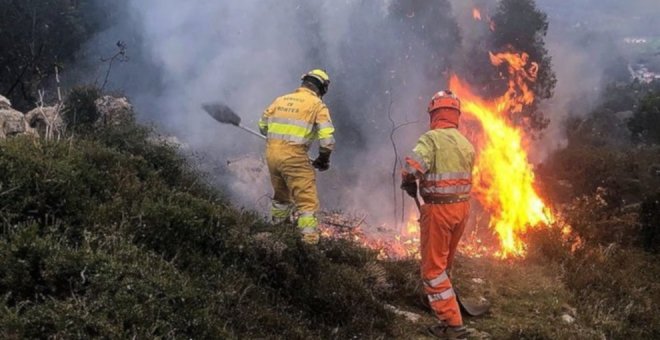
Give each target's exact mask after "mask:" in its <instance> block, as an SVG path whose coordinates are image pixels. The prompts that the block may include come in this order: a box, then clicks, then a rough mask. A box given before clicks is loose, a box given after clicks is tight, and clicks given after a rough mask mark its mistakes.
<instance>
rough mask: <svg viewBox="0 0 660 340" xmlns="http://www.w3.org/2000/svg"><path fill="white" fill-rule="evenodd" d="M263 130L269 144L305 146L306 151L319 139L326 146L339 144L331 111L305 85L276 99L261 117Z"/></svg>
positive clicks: (331, 146)
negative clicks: (336, 142) (335, 136)
mask: <svg viewBox="0 0 660 340" xmlns="http://www.w3.org/2000/svg"><path fill="white" fill-rule="evenodd" d="M259 130H260V131H261V133H262V134H263V135H264V136H267V137H268V144H269V145H296V146H303V147H304V150H305V151H307V150H308V149H309V146H310V145H311V144H312V142H313V141H314V140H317V139H318V140H319V145H320V146H321V147H322V148H325V149H328V150H332V149H333V148H334V145H335V139H334V137H333V134H334V132H335V128H334V126H333V125H332V119H331V118H330V111H329V110H328V108H327V107H326V106H325V104H324V103H323V101H321V98H320V97H319V96H317V95H316V93H314V91H312V90H310V89H307V88H305V87H300V88H298V89H297V90H296V91H294V92H293V93H290V94H287V95H284V96H282V97H279V98H277V99H275V101H274V102H273V103H272V104H271V105H270V106H269V107H268V108H267V109H266V111H264V113H263V115H262V117H261V119H260V120H259Z"/></svg>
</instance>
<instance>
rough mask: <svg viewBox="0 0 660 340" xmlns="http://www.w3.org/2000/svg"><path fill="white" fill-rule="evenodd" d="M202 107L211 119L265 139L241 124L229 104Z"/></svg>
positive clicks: (212, 104) (239, 118)
mask: <svg viewBox="0 0 660 340" xmlns="http://www.w3.org/2000/svg"><path fill="white" fill-rule="evenodd" d="M202 108H203V109H204V111H206V113H208V114H209V116H211V117H213V119H215V120H217V121H218V122H220V123H222V124H229V125H233V126H235V127H237V128H239V129H243V130H244V131H247V132H249V133H251V134H253V135H255V136H257V137H259V138H261V139H263V140H266V139H267V138H266V136H264V135H262V134H261V133H259V132H257V131H255V130H253V129H250V128H249V127H247V126H245V125H243V124H241V117H240V116H239V115H237V114H236V112H234V110H232V109H231V108H230V107H229V106H227V105H225V104H223V103H207V104H203V105H202ZM309 161H310V163H311V162H313V160H312V159H310V160H309ZM314 167H316V166H314Z"/></svg>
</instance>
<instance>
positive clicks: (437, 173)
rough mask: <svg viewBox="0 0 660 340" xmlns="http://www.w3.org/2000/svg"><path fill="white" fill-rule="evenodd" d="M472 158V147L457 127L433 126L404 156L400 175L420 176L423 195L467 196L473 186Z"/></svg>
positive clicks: (473, 154)
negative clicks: (411, 151)
mask: <svg viewBox="0 0 660 340" xmlns="http://www.w3.org/2000/svg"><path fill="white" fill-rule="evenodd" d="M474 159H475V151H474V147H473V146H472V144H471V143H470V142H469V141H468V140H467V138H465V137H464V136H463V135H462V134H461V133H460V132H459V131H458V130H457V129H455V128H447V129H434V130H430V131H428V132H426V133H425V134H423V135H422V136H421V137H420V138H419V141H417V145H416V146H415V148H414V149H413V153H412V155H411V156H410V157H406V162H405V166H404V169H403V176H404V179H405V178H406V177H407V176H409V175H414V176H415V177H416V178H417V179H419V180H420V186H419V187H420V194H421V196H422V197H444V196H466V195H469V194H470V190H471V189H472V167H473V166H474Z"/></svg>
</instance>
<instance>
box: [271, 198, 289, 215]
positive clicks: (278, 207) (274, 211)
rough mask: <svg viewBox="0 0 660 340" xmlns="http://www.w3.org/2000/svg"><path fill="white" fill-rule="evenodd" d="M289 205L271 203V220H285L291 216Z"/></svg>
mask: <svg viewBox="0 0 660 340" xmlns="http://www.w3.org/2000/svg"><path fill="white" fill-rule="evenodd" d="M292 208H293V207H292V206H291V204H285V203H277V202H275V201H273V206H272V207H271V209H270V213H271V215H273V218H278V219H281V218H287V217H289V215H290V214H291V210H292Z"/></svg>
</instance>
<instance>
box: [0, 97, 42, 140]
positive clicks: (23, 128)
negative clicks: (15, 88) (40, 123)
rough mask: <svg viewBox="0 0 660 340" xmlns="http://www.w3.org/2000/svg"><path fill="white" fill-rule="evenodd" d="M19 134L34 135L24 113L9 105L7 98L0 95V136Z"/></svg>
mask: <svg viewBox="0 0 660 340" xmlns="http://www.w3.org/2000/svg"><path fill="white" fill-rule="evenodd" d="M21 134H30V135H36V133H35V131H34V130H33V129H32V128H30V126H29V125H28V123H27V120H26V119H25V115H24V114H23V113H22V112H20V111H16V110H14V109H13V108H12V107H11V102H10V101H9V99H7V98H5V97H3V96H0V138H7V137H9V136H16V135H21Z"/></svg>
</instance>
